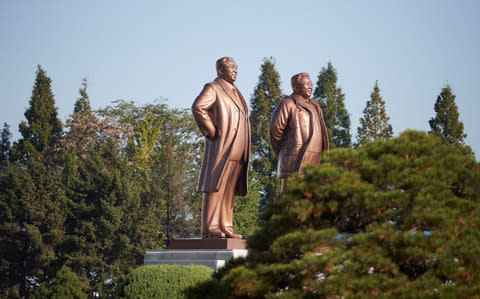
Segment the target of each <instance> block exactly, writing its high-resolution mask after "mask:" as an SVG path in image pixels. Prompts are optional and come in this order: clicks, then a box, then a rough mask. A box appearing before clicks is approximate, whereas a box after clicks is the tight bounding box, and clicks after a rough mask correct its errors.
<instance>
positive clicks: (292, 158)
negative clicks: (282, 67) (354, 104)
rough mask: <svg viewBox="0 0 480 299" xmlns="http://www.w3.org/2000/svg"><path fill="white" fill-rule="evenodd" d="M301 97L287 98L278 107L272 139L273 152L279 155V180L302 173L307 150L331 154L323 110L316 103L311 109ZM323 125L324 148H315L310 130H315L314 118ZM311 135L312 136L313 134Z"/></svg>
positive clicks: (271, 122)
mask: <svg viewBox="0 0 480 299" xmlns="http://www.w3.org/2000/svg"><path fill="white" fill-rule="evenodd" d="M296 97H298V96H294V95H292V96H287V97H285V98H284V99H283V100H282V101H280V103H278V105H277V107H276V108H275V111H274V112H273V116H272V119H271V121H270V125H269V137H270V144H271V145H272V148H273V149H274V151H275V152H276V154H277V155H278V169H277V176H278V177H280V178H287V177H289V176H290V175H292V174H294V173H298V172H299V170H300V168H301V166H302V163H303V156H304V154H305V151H306V150H307V149H309V150H314V151H315V152H324V151H327V150H328V133H327V128H326V126H325V121H324V119H323V113H322V109H321V108H320V105H319V104H318V103H317V101H316V100H311V101H310V103H311V106H307V105H305V104H304V101H300V99H297V98H296ZM308 114H310V115H312V114H316V117H315V119H317V120H318V121H319V122H320V124H319V125H320V131H321V132H318V133H320V134H321V135H322V136H321V141H322V142H321V144H311V143H310V140H311V139H312V136H311V135H309V134H308V133H307V132H312V130H306V128H313V124H312V123H311V122H312V121H313V119H314V118H313V117H311V116H308ZM310 134H311V133H310Z"/></svg>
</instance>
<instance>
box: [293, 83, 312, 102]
mask: <svg viewBox="0 0 480 299" xmlns="http://www.w3.org/2000/svg"><path fill="white" fill-rule="evenodd" d="M312 91H313V88H312V81H310V79H308V78H303V79H301V80H300V81H298V82H297V86H296V90H294V92H295V93H296V94H298V95H301V96H302V97H304V98H306V99H308V98H310V96H311V95H312Z"/></svg>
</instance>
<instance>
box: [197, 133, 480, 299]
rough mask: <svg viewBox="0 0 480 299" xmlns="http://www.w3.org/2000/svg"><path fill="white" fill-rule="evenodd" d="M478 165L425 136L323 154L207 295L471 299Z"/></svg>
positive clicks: (475, 290) (476, 272) (477, 238)
mask: <svg viewBox="0 0 480 299" xmlns="http://www.w3.org/2000/svg"><path fill="white" fill-rule="evenodd" d="M479 180H480V164H479V163H477V162H476V161H475V159H474V157H473V156H472V155H470V154H465V153H464V151H462V150H461V149H459V148H458V147H456V146H449V145H446V144H444V143H443V142H442V140H440V139H439V138H437V137H435V136H432V135H427V134H425V133H423V132H417V131H407V132H405V133H403V134H402V135H401V136H400V137H397V138H392V139H388V140H386V141H383V140H377V141H375V142H372V143H368V144H366V145H365V146H362V147H360V148H359V149H336V150H333V151H330V152H328V153H327V154H326V155H325V156H324V158H323V160H322V164H321V165H320V166H318V167H309V168H307V169H306V170H305V176H304V178H298V177H294V178H292V180H291V181H290V185H291V186H292V187H291V188H290V190H289V192H288V193H287V194H285V195H283V196H282V197H281V198H279V199H278V200H276V201H275V202H274V204H273V205H272V206H271V207H270V209H268V210H267V211H266V213H265V214H264V216H263V217H264V220H265V225H264V226H263V227H262V228H261V229H260V230H259V231H258V232H257V233H256V234H255V235H254V236H253V237H251V238H249V240H248V247H249V254H248V257H246V258H245V259H238V260H234V261H233V262H231V263H230V264H229V265H227V267H226V268H225V269H223V270H221V271H219V272H218V273H217V274H216V275H215V278H214V280H212V281H209V282H207V283H204V284H202V285H201V286H199V287H198V288H197V289H196V293H197V294H202V295H203V298H273V297H280V298H317V297H318V298H341V297H345V298H386V297H388V298H437V297H438V298H469V297H475V296H476V295H478V294H479V292H480V287H479V285H478V283H477V282H478V281H479V280H480V264H479V263H478V262H477V259H478V256H479V248H480V247H479V246H480V229H479V228H480V218H479V217H478V215H479V213H480V185H479V184H478V182H479Z"/></svg>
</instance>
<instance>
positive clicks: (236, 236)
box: [224, 229, 242, 239]
mask: <svg viewBox="0 0 480 299" xmlns="http://www.w3.org/2000/svg"><path fill="white" fill-rule="evenodd" d="M224 232H225V236H226V237H227V238H231V239H241V238H242V235H240V234H237V233H235V232H234V231H233V230H231V229H226V230H225V231H224Z"/></svg>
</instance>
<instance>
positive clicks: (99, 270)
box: [59, 90, 161, 296]
mask: <svg viewBox="0 0 480 299" xmlns="http://www.w3.org/2000/svg"><path fill="white" fill-rule="evenodd" d="M81 91H82V90H81ZM66 127H67V130H66V134H65V136H64V138H63V139H62V140H61V141H60V142H59V143H60V144H61V148H62V150H63V151H62V156H63V158H64V167H63V173H64V179H63V181H64V184H65V186H66V192H67V195H68V198H69V209H68V210H69V215H68V218H67V221H66V223H67V224H66V229H67V233H68V236H69V238H68V240H66V242H65V243H64V248H65V251H64V256H63V258H64V259H65V263H66V264H67V265H69V266H70V267H71V268H72V270H73V271H74V272H75V273H76V274H77V275H79V277H81V278H82V279H86V280H88V281H89V284H90V286H89V289H88V293H89V294H90V296H91V295H92V294H93V293H99V294H100V295H101V296H107V295H109V294H112V293H113V292H114V290H115V288H116V287H117V285H118V284H119V283H121V282H122V281H123V280H124V279H125V277H126V275H127V274H128V273H130V272H131V271H132V270H133V268H134V267H135V266H137V265H138V264H141V263H142V262H143V254H144V253H145V251H146V250H148V249H149V248H155V247H160V246H161V244H160V241H161V239H160V237H159V232H158V231H159V229H160V228H159V227H158V225H157V224H158V222H156V216H157V215H156V214H155V212H156V211H157V209H156V208H155V203H152V202H151V201H150V200H149V198H143V197H142V195H143V194H145V190H144V185H143V184H142V182H143V181H142V180H141V178H140V177H139V176H140V175H139V173H138V171H137V170H136V169H135V167H134V161H132V155H130V154H129V141H130V140H131V139H132V138H133V136H134V134H135V131H134V127H133V126H132V125H130V124H128V123H122V122H120V121H117V120H115V119H113V118H108V117H104V118H99V117H97V116H96V115H94V114H89V113H81V112H77V113H74V114H73V115H72V117H71V118H70V119H68V120H67V123H66Z"/></svg>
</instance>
